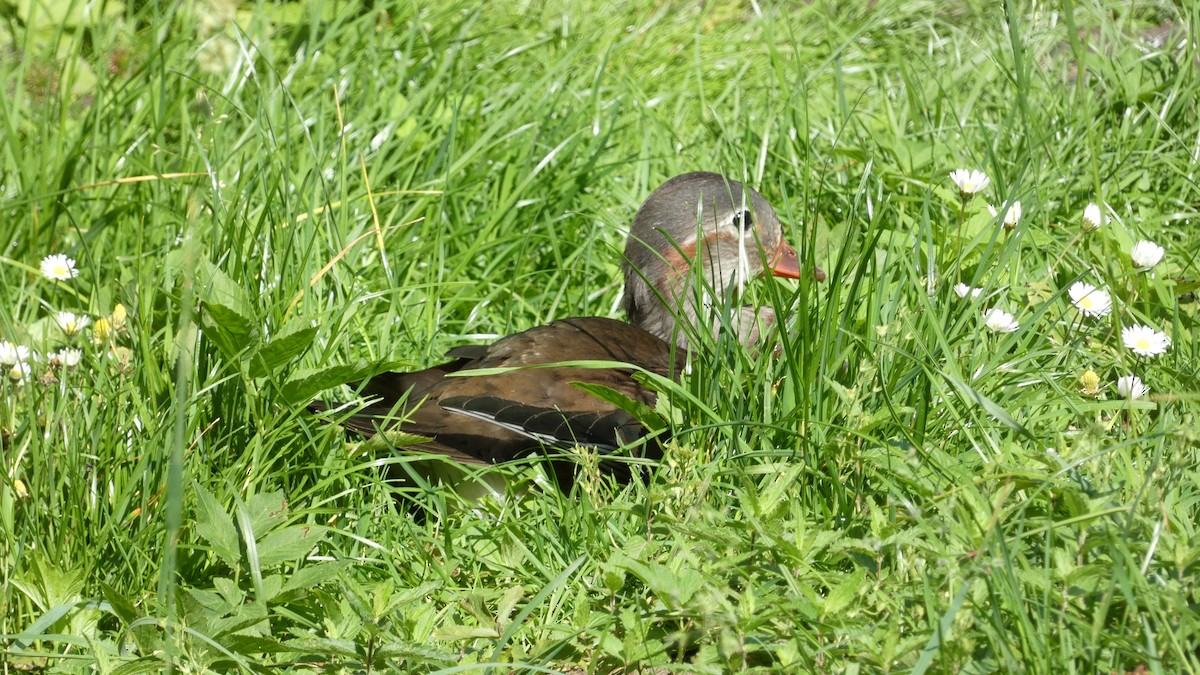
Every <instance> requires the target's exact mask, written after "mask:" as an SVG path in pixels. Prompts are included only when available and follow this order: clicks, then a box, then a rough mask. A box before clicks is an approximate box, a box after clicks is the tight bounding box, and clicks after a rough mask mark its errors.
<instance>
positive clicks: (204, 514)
mask: <svg viewBox="0 0 1200 675" xmlns="http://www.w3.org/2000/svg"><path fill="white" fill-rule="evenodd" d="M195 491H196V534H198V535H200V538H201V539H203V540H204V541H205V542H207V543H208V545H209V547H210V548H211V549H212V551H213V553H216V554H217V556H218V557H219V558H221V560H223V561H224V562H225V564H226V565H229V566H230V567H233V568H236V567H237V565H238V563H239V562H240V561H241V559H242V554H241V548H240V545H239V540H238V534H237V528H236V527H235V526H234V524H233V517H232V516H231V515H229V513H227V512H226V511H225V509H224V507H222V506H221V502H219V501H217V498H216V497H214V496H213V495H212V493H211V492H209V491H208V490H205V489H204V486H202V485H200V484H199V483H197V484H196V485H195Z"/></svg>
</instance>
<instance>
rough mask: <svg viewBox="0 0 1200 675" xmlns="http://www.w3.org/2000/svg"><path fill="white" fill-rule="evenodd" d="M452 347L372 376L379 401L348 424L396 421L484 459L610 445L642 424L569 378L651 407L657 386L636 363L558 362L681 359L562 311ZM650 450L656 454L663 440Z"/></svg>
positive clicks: (655, 344) (361, 427) (656, 368)
mask: <svg viewBox="0 0 1200 675" xmlns="http://www.w3.org/2000/svg"><path fill="white" fill-rule="evenodd" d="M447 356H448V357H450V358H452V359H454V360H452V361H450V362H448V363H445V364H442V365H440V366H435V367H433V368H428V369H425V370H420V371H414V372H407V373H382V374H380V375H377V376H375V377H372V378H371V380H370V381H368V382H367V383H365V384H364V385H363V387H362V394H363V395H364V396H368V397H373V398H377V399H378V400H377V401H376V402H375V403H373V404H372V405H371V406H369V407H368V408H366V409H364V410H363V411H362V413H361V414H360V415H358V416H356V418H355V419H354V420H351V423H350V426H351V427H352V428H354V429H356V430H358V431H360V432H362V433H365V434H367V435H371V434H373V433H374V432H375V430H376V429H378V428H388V427H392V428H396V427H398V428H399V429H400V430H402V431H405V432H408V433H412V434H417V435H419V436H425V437H428V438H430V439H433V443H427V444H422V446H423V447H425V448H426V449H428V450H433V451H435V452H442V453H445V454H450V455H453V456H455V457H457V458H458V459H460V460H464V461H476V462H481V463H482V462H488V463H496V462H503V461H508V460H512V459H516V458H519V457H522V456H525V455H529V454H532V453H537V452H546V451H553V450H556V449H557V450H562V449H565V448H570V447H574V446H577V445H578V446H584V447H590V448H594V449H596V450H598V451H599V452H601V453H608V452H610V451H612V450H615V449H616V448H617V447H619V446H621V445H623V444H627V443H630V442H632V441H636V440H638V439H640V438H642V437H644V436H645V435H646V429H645V428H644V427H643V426H642V424H641V423H640V422H638V421H637V420H636V419H635V418H634V417H633V416H632V415H630V414H629V413H628V412H626V411H624V410H622V409H620V408H619V407H617V406H616V405H613V404H612V403H609V402H607V401H605V400H603V399H601V398H598V397H596V396H593V395H592V394H589V393H588V392H586V391H584V390H583V389H580V388H579V387H577V386H575V384H573V383H576V382H581V383H587V384H594V385H601V386H603V387H607V388H609V389H612V390H615V391H617V392H619V393H621V394H622V395H624V396H626V397H628V398H629V399H631V400H633V401H637V402H640V403H643V404H646V405H651V406H652V405H654V403H655V400H656V398H657V395H656V393H655V392H654V391H652V390H649V389H647V388H645V387H643V386H642V385H640V384H638V383H637V382H636V381H634V379H633V377H632V374H633V370H632V369H630V368H621V367H611V366H596V365H593V366H591V367H589V366H587V365H586V364H579V363H576V364H575V365H552V364H561V363H572V362H582V361H590V362H593V363H594V364H595V363H596V362H609V363H622V364H629V365H632V366H636V367H638V368H641V369H644V370H646V371H649V372H652V373H655V374H658V375H661V376H664V377H669V378H674V377H676V376H677V375H678V373H679V370H680V368H681V366H682V363H683V360H684V355H683V353H682V352H681V351H680V350H678V349H677V348H673V347H672V346H670V345H668V344H667V343H665V342H663V341H662V340H660V339H659V338H657V337H655V336H654V335H651V334H650V333H647V332H646V331H644V330H642V329H640V328H638V327H636V326H632V325H630V324H627V323H622V322H620V321H615V320H613V319H605V318H598V317H590V318H573V319H562V320H560V321H555V322H553V323H550V324H546V325H544V326H538V327H536V328H531V329H529V330H527V331H524V332H521V333H517V334H514V335H510V336H508V337H504V338H501V339H500V340H497V341H496V342H494V343H492V344H490V345H472V346H464V347H456V348H454V349H452V350H450V351H449V352H448V353H447ZM389 414H390V417H391V418H392V419H393V420H398V421H399V424H398V425H397V424H396V422H395V421H389V420H388V419H387V418H388V416H389ZM649 450H650V454H656V451H657V450H658V446H657V444H651V447H650V448H649Z"/></svg>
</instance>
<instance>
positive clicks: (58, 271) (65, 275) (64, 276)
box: [42, 253, 79, 281]
mask: <svg viewBox="0 0 1200 675" xmlns="http://www.w3.org/2000/svg"><path fill="white" fill-rule="evenodd" d="M42 276H44V277H46V278H47V279H49V280H50V281H67V280H68V279H74V278H75V277H77V276H79V270H77V269H75V261H74V260H73V259H71V258H68V257H67V256H65V255H63V254H61V253H55V254H53V255H48V256H46V257H45V258H42Z"/></svg>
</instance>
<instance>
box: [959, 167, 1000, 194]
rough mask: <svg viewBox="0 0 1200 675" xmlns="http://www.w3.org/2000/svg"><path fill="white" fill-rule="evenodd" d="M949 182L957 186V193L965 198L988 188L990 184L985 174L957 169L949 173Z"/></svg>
mask: <svg viewBox="0 0 1200 675" xmlns="http://www.w3.org/2000/svg"><path fill="white" fill-rule="evenodd" d="M950 180H952V181H954V184H955V185H957V186H958V191H959V192H961V193H963V194H964V195H966V196H968V197H969V196H971V195H973V194H975V193H976V192H979V191H980V190H983V189H984V188H986V187H987V186H988V183H990V182H992V180H991V179H990V178H988V177H987V174H986V173H984V172H982V171H970V170H968V169H957V170H955V171H951V172H950Z"/></svg>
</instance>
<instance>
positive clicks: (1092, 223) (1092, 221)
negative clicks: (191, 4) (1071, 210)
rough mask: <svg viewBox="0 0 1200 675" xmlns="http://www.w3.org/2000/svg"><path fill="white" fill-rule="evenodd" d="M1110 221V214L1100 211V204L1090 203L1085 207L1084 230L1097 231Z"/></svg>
mask: <svg viewBox="0 0 1200 675" xmlns="http://www.w3.org/2000/svg"><path fill="white" fill-rule="evenodd" d="M1106 223H1108V216H1106V215H1104V213H1103V212H1102V211H1100V205H1099V204H1088V205H1087V207H1086V208H1084V209H1083V231H1084V232H1095V231H1096V230H1098V229H1100V228H1101V227H1102V226H1103V225H1105V224H1106Z"/></svg>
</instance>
